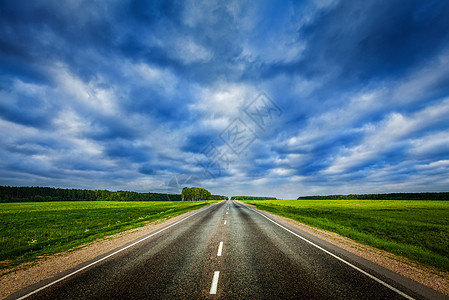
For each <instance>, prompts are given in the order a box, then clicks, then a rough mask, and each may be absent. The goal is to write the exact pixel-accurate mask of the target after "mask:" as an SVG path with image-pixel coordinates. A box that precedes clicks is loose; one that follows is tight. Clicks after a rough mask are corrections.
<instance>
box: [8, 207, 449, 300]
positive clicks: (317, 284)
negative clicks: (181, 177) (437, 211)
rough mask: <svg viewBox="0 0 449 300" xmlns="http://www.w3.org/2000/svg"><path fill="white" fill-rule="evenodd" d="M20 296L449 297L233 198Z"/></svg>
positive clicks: (225, 297) (145, 297)
mask: <svg viewBox="0 0 449 300" xmlns="http://www.w3.org/2000/svg"><path fill="white" fill-rule="evenodd" d="M20 297H25V298H27V299H404V298H407V297H408V298H409V299H426V298H428V299H448V298H447V297H445V296H443V295H442V294H439V293H437V292H434V291H432V290H430V289H428V288H425V287H423V286H421V285H419V284H417V283H416V282H413V281H411V280H409V279H406V278H404V277H401V276H399V275H396V274H394V273H392V272H390V271H388V270H386V269H383V268H381V267H379V266H377V265H375V264H373V263H370V262H368V261H366V260H364V259H361V258H358V257H356V256H355V255H352V254H350V253H348V252H346V251H344V250H342V249H340V248H337V247H335V246H332V245H330V244H328V243H326V242H324V241H322V240H320V239H318V238H315V237H313V236H310V235H308V234H307V233H305V232H302V231H301V230H299V229H296V228H294V227H292V226H290V225H287V224H282V223H279V222H278V221H275V220H273V219H272V218H271V217H269V216H267V215H266V214H265V213H261V212H260V211H256V210H254V209H252V208H250V207H247V206H245V205H243V204H241V203H239V202H236V201H223V202H220V203H218V204H215V205H212V206H209V207H207V208H205V209H202V210H200V211H198V212H196V213H195V214H192V215H190V216H188V217H187V218H184V219H182V220H180V221H178V222H176V223H174V224H172V225H169V226H168V227H165V228H163V229H162V230H161V231H158V232H155V233H153V234H150V235H148V236H146V237H145V238H144V239H142V240H140V241H136V242H135V243H133V244H131V245H128V246H126V247H124V248H122V249H118V250H116V251H113V252H111V253H108V254H106V255H103V256H102V257H99V258H97V259H95V260H93V261H91V262H88V263H85V264H84V265H81V266H79V267H78V268H76V269H73V270H69V271H67V272H65V273H62V274H60V275H58V276H56V277H54V278H52V279H50V280H46V281H44V282H41V283H39V284H37V285H34V286H31V287H28V288H26V289H24V290H22V291H19V292H18V293H16V294H13V295H12V296H10V298H14V299H18V298H20Z"/></svg>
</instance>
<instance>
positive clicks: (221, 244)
mask: <svg viewBox="0 0 449 300" xmlns="http://www.w3.org/2000/svg"><path fill="white" fill-rule="evenodd" d="M221 252H223V242H220V245H219V246H218V252H217V256H221Z"/></svg>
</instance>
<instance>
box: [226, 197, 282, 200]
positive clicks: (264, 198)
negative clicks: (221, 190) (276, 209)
mask: <svg viewBox="0 0 449 300" xmlns="http://www.w3.org/2000/svg"><path fill="white" fill-rule="evenodd" d="M231 200H277V199H276V197H255V196H232V197H231Z"/></svg>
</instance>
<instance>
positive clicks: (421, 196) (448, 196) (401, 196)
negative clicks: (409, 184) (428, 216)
mask: <svg viewBox="0 0 449 300" xmlns="http://www.w3.org/2000/svg"><path fill="white" fill-rule="evenodd" d="M343 199H354V200H449V192H441V193H390V194H350V195H328V196H305V197H298V200H343Z"/></svg>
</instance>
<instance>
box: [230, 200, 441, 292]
mask: <svg viewBox="0 0 449 300" xmlns="http://www.w3.org/2000/svg"><path fill="white" fill-rule="evenodd" d="M238 202H239V203H241V204H243V205H247V206H250V207H252V208H254V209H257V208H256V207H255V206H253V205H250V204H247V203H242V202H240V201H238ZM263 213H265V214H266V215H269V216H270V217H272V218H273V219H274V220H277V221H280V222H283V223H286V224H289V225H291V226H294V227H296V228H298V229H300V230H302V231H305V232H307V233H308V234H311V235H313V236H315V237H317V238H319V239H322V240H324V241H326V242H328V243H330V244H333V245H335V246H337V247H339V248H342V249H344V250H346V251H348V252H350V253H352V254H354V255H357V256H359V257H362V258H364V259H366V260H369V261H371V262H373V263H375V264H377V265H379V266H381V267H384V268H386V269H388V270H391V271H393V272H395V273H397V274H399V275H402V276H404V277H406V278H409V279H412V280H414V281H416V282H418V283H420V284H422V285H424V286H427V287H429V288H431V289H433V290H436V291H438V292H440V293H442V294H445V295H447V296H449V272H442V271H440V270H437V269H435V268H432V267H429V266H425V265H422V264H419V263H417V262H414V261H412V260H410V259H407V258H404V257H401V256H398V255H395V254H392V253H389V252H387V251H383V250H380V249H377V248H374V247H371V246H367V245H363V244H360V243H357V242H355V241H353V240H351V239H349V238H347V237H344V236H341V235H339V234H337V233H334V232H331V231H327V230H323V229H318V228H315V227H312V226H309V225H306V224H303V223H300V222H298V221H295V220H292V219H289V218H286V217H283V216H278V215H275V214H272V213H269V212H266V211H263Z"/></svg>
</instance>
